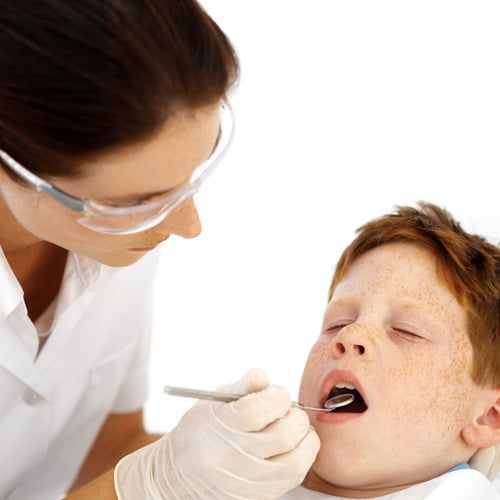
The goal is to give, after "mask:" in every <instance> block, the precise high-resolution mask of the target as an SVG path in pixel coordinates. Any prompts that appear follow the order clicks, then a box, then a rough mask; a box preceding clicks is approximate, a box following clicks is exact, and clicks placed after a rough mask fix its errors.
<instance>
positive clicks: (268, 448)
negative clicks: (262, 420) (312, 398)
mask: <svg viewBox="0 0 500 500" xmlns="http://www.w3.org/2000/svg"><path fill="white" fill-rule="evenodd" d="M309 427H310V425H309V418H308V416H307V414H306V412H305V411H303V410H299V409H298V408H290V411H289V412H288V413H287V414H286V415H285V416H284V417H283V418H280V419H278V420H276V421H275V422H273V423H272V424H270V425H268V426H267V427H266V428H264V429H263V430H261V431H260V432H254V433H252V435H251V436H248V434H246V435H245V437H246V439H245V440H244V441H243V440H242V442H241V443H240V444H239V446H240V448H241V449H242V450H243V451H244V452H245V453H247V454H248V455H251V456H253V457H257V458H269V457H273V456H275V455H281V454H283V453H287V452H289V451H291V450H293V449H294V448H296V447H297V446H298V444H299V443H300V442H301V441H302V439H304V437H305V436H306V434H307V433H308V432H309Z"/></svg>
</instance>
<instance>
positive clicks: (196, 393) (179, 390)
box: [163, 385, 354, 411]
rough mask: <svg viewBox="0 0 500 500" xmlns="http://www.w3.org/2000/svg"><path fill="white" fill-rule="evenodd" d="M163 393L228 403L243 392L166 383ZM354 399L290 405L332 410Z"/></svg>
mask: <svg viewBox="0 0 500 500" xmlns="http://www.w3.org/2000/svg"><path fill="white" fill-rule="evenodd" d="M163 392H164V393H165V394H169V395H171V396H182V397H185V398H196V399H208V400H211V401H222V402H224V403H229V402H231V401H236V400H237V399H240V398H242V397H243V396H245V394H230V393H226V392H215V391H202V390H200V389H189V388H187V387H174V386H171V385H167V386H166V387H165V389H164V390H163ZM353 401H354V395H353V394H339V395H337V396H334V397H333V398H330V399H328V400H326V401H325V404H324V405H323V408H319V407H317V406H309V405H304V404H302V403H296V402H295V401H292V406H293V407H294V408H300V409H301V410H312V411H333V410H335V408H340V407H342V406H347V405H348V404H351V403H352V402H353Z"/></svg>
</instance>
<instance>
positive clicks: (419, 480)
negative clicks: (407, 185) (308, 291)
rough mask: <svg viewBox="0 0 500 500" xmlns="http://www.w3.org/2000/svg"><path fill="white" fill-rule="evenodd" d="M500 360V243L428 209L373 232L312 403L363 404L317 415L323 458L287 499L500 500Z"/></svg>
mask: <svg viewBox="0 0 500 500" xmlns="http://www.w3.org/2000/svg"><path fill="white" fill-rule="evenodd" d="M499 359H500V249H499V248H498V246H494V245H493V244H490V243H488V242H487V241H486V240H485V239H484V238H482V237H480V236H477V235H473V234H469V233H467V232H465V231H464V230H463V229H462V228H461V227H460V225H459V224H458V223H457V222H456V221H455V220H454V219H453V218H452V217H451V215H450V214H449V213H448V212H446V211H445V210H443V209H440V208H439V207H437V206H435V205H432V204H429V203H420V204H419V207H418V208H412V207H399V208H398V209H397V210H396V211H395V212H394V213H392V214H389V215H386V216H383V217H381V218H379V219H376V220H373V221H371V222H369V223H367V224H365V225H364V226H362V227H361V228H360V229H359V230H358V235H357V237H356V238H355V239H354V241H353V242H352V243H351V244H350V245H349V246H348V247H347V249H346V250H345V251H344V253H343V255H342V256H341V258H340V260H339V262H338V264H337V268H336V271H335V274H334V276H333V280H332V284H331V288H330V293H329V302H328V306H327V309H326V313H325V317H324V322H323V327H322V331H321V333H320V336H319V338H318V340H317V341H316V343H315V344H314V346H313V347H312V350H311V353H310V356H309V359H308V361H307V364H306V367H305V370H304V374H303V378H302V384H301V390H300V398H299V400H300V401H301V402H303V403H305V404H310V405H317V406H322V405H323V403H324V402H325V401H326V399H328V398H329V397H332V396H334V395H337V394H342V393H346V392H349V393H352V394H354V395H355V401H354V402H353V403H351V404H350V405H348V406H346V407H343V408H338V409H337V410H335V411H333V412H331V413H326V412H325V413H316V414H314V415H313V414H311V415H310V418H311V423H312V424H313V426H314V427H315V429H316V432H317V433H318V435H319V437H320V441H321V449H320V451H319V454H318V456H317V458H316V461H315V463H314V465H313V467H312V469H311V471H310V473H309V475H308V476H307V478H306V480H305V481H304V483H303V485H302V486H301V487H299V488H297V489H295V490H293V491H292V492H290V493H288V494H287V495H285V497H283V498H287V499H292V498H301V499H304V498H318V499H319V498H326V497H327V498H379V499H381V498H383V499H389V498H390V499H391V500H392V499H405V500H407V499H422V498H426V499H431V498H432V499H435V498H440V499H441V498H443V499H453V500H457V499H481V500H486V499H497V498H500V496H499V495H498V493H497V492H496V491H495V488H494V487H493V485H492V484H491V482H490V481H489V480H488V478H489V479H491V480H493V478H494V477H495V475H496V472H497V468H498V463H496V462H498V458H495V456H496V455H497V451H496V450H497V449H498V446H499V444H498V443H500V363H499ZM471 465H472V467H475V468H476V469H479V470H481V471H482V472H478V470H474V469H473V468H471Z"/></svg>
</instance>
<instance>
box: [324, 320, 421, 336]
mask: <svg viewBox="0 0 500 500" xmlns="http://www.w3.org/2000/svg"><path fill="white" fill-rule="evenodd" d="M352 323H354V322H350V323H339V324H336V325H329V326H328V327H326V328H325V331H324V333H325V334H328V333H337V332H339V331H340V330H342V329H343V328H345V327H346V326H349V325H352ZM389 328H390V329H391V330H392V331H394V332H396V334H398V335H400V336H406V337H408V338H412V339H414V340H417V339H424V337H422V336H421V335H418V334H417V333H415V332H412V331H410V330H407V329H405V328H401V327H396V326H390V327H389Z"/></svg>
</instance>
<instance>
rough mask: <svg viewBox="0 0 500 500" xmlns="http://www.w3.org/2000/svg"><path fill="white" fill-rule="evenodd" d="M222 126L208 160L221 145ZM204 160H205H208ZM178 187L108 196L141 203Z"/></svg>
mask: <svg viewBox="0 0 500 500" xmlns="http://www.w3.org/2000/svg"><path fill="white" fill-rule="evenodd" d="M221 132H222V131H221V128H220V127H219V132H218V134H217V138H216V139H215V143H214V146H213V148H212V150H211V151H210V154H209V155H208V156H207V158H206V160H208V159H209V158H210V157H211V156H212V155H213V153H214V151H215V150H216V149H217V146H218V145H219V141H220V138H221ZM206 160H204V161H206ZM177 188H179V186H173V187H171V188H169V189H165V190H163V191H155V192H152V193H145V194H137V195H134V194H131V195H129V196H121V197H117V198H108V200H107V201H110V202H113V203H117V202H118V203H140V202H142V201H146V200H148V199H149V198H155V197H157V196H161V195H167V194H169V193H170V192H172V191H175V190H176V189H177Z"/></svg>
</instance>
